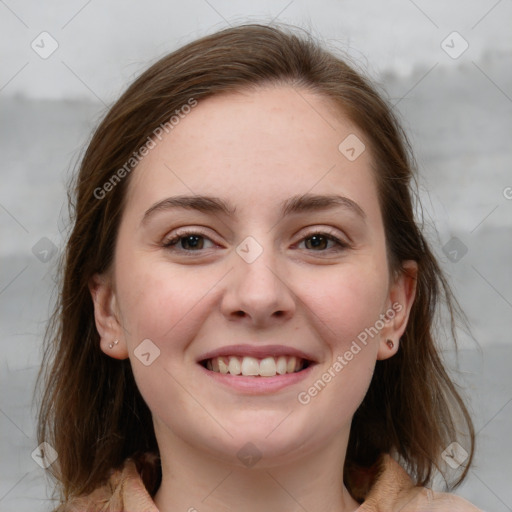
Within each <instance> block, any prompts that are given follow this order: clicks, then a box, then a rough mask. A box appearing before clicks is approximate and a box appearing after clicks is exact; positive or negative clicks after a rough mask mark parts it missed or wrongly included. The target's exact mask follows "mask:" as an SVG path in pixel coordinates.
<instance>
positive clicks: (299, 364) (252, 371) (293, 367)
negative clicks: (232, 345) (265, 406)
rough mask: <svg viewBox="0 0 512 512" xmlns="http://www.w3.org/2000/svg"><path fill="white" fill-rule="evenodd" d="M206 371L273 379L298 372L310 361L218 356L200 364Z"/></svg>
mask: <svg viewBox="0 0 512 512" xmlns="http://www.w3.org/2000/svg"><path fill="white" fill-rule="evenodd" d="M201 364H202V366H203V367H204V368H206V369H207V370H210V371H212V372H215V373H221V374H224V375H226V374H228V373H229V374H230V375H241V376H244V377H275V376H276V375H285V374H287V373H297V372H300V371H302V370H304V369H306V368H308V366H309V365H310V361H308V360H306V359H303V358H299V357H295V356H286V355H281V356H279V357H273V356H267V357H263V358H256V357H251V356H245V357H239V356H219V357H213V358H211V359H206V360H204V361H202V362H201Z"/></svg>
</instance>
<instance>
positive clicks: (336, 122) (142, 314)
mask: <svg viewBox="0 0 512 512" xmlns="http://www.w3.org/2000/svg"><path fill="white" fill-rule="evenodd" d="M347 137H348V139H347ZM362 143H364V144H366V142H365V138H364V136H363V134H362V133H361V132H360V130H358V128H357V127H356V126H354V125H353V124H352V123H351V122H350V121H349V120H348V119H347V118H346V117H345V116H344V115H343V114H342V113H340V112H339V110H337V109H336V108H335V107H334V106H333V105H332V104H331V103H330V102H329V101H328V100H326V99H324V98H322V97H320V96H318V95H315V94H313V93H311V92H308V91H305V90H296V89H293V88H291V87H285V86H282V87H276V88H262V89H260V90H258V91H256V92H255V91H251V92H244V93H229V94H225V95H220V96H215V97H212V98H209V99H206V100H201V101H199V103H198V104H197V106H195V107H194V108H193V109H192V110H191V112H190V113H189V114H188V115H186V116H185V117H184V118H183V119H181V120H180V122H179V124H178V125H177V126H175V127H174V129H173V130H172V132H171V133H170V134H169V135H167V136H165V137H164V138H163V140H162V141H158V140H156V146H155V147H153V149H151V150H150V151H149V153H148V154H147V156H146V157H145V158H144V159H143V161H142V162H141V163H140V165H139V166H138V167H137V169H135V170H134V171H133V174H132V176H131V177H130V180H131V181H130V184H129V190H128V195H127V202H126V208H125V211H124V214H123V218H122V221H121V225H120V229H119V234H118V239H117V245H116V251H115V260H114V266H113V272H112V273H111V277H110V278H109V279H104V278H101V277H99V276H96V278H95V281H94V283H95V284H93V285H92V286H91V288H92V290H93V295H94V297H95V302H96V320H97V325H98V330H99V332H100V335H101V338H102V341H101V346H102V349H103V350H104V351H105V352H106V353H107V354H109V355H111V356H112V357H116V358H121V359H122V358H125V357H129V358H130V361H131V365H132V368H133V372H134V375H135V379H136V382H137V385H138V387H139V389H140V392H141V393H142V396H143V397H144V399H145V401H146V403H147V404H148V406H149V408H150V409H151V411H152V414H153V420H154V425H155V432H156V435H157V439H158V441H159V444H160V445H163V444H165V445H166V446H169V447H172V446H177V445H178V444H180V443H181V444H182V445H185V444H186V445H188V446H192V447H194V448H195V449H198V450H200V451H202V452H204V453H205V454H207V453H209V454H210V455H212V456H213V457H216V458H220V459H223V460H226V461H231V462H235V463H237V464H246V465H247V461H246V456H248V457H250V456H257V457H260V456H262V457H263V461H267V463H268V464H269V465H272V464H274V463H278V462H279V461H281V462H282V461H284V460H294V459H296V458H298V457H300V456H302V455H304V454H306V453H312V452H313V450H316V451H318V450H321V449H322V448H327V447H329V446H330V447H331V448H332V447H333V446H336V447H338V448H339V450H340V453H341V451H342V450H344V446H343V444H344V442H345V443H346V440H347V436H348V432H349V428H350V422H351V418H352V416H353V414H354V412H355V411H356V409H357V407H358V406H359V404H360V403H361V401H362V399H363V397H364V395H365V393H366V391H367V388H368V386H369V384H370V380H371V377H372V373H373V370H374V366H375V362H376V360H377V359H379V358H381V359H384V358H386V357H390V356H392V355H393V354H394V353H395V352H396V349H397V346H398V339H399V337H400V335H401V334H402V332H403V330H404V329H405V324H406V321H407V315H408V311H409V308H410V305H411V302H412V300H413V295H414V292H413V285H412V284H411V282H410V280H409V279H408V278H405V277H404V276H401V277H400V278H399V279H397V280H396V281H395V280H391V278H390V275H389V272H388V262H387V259H386V245H385V234H384V228H383V222H382V218H381V213H380V209H379V203H378V197H377V188H376V183H375V179H374V176H373V174H372V172H373V171H372V169H371V155H370V150H369V147H368V144H366V149H364V147H363V146H362ZM340 144H341V145H340ZM104 200H106V199H104ZM116 338H117V339H119V340H120V342H119V343H118V344H117V345H115V346H114V347H113V348H108V345H109V343H111V342H112V341H113V340H114V339H116ZM386 339H392V340H393V341H394V343H395V347H394V348H393V349H390V348H389V347H388V346H387V345H386ZM301 368H304V369H301ZM226 372H227V373H226ZM239 372H242V374H240V375H237V373H239ZM244 374H249V375H244ZM262 374H263V375H262ZM247 443H252V445H253V446H251V445H248V444H247ZM253 452H254V453H253ZM260 464H261V463H260Z"/></svg>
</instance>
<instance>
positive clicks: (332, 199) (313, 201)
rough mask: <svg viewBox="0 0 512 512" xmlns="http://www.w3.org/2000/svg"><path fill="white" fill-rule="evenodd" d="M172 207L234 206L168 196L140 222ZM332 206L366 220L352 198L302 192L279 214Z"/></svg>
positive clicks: (226, 210)
mask: <svg viewBox="0 0 512 512" xmlns="http://www.w3.org/2000/svg"><path fill="white" fill-rule="evenodd" d="M173 208H182V209H186V210H196V211H199V212H202V213H214V214H224V215H227V216H233V215H234V214H235V212H236V207H233V206H231V205H230V204H229V203H227V202H226V201H224V200H222V199H220V198H219V197H214V196H202V195H193V196H174V197H168V198H166V199H164V200H162V201H159V202H158V203H155V204H154V205H153V206H151V207H150V208H149V209H148V210H147V211H146V212H145V213H144V216H143V218H142V221H141V224H144V223H146V222H148V220H149V218H150V217H151V216H153V215H154V214H155V213H156V212H160V211H166V210H171V209H173ZM333 208H343V209H345V210H347V211H351V212H353V213H355V214H356V215H357V216H358V217H360V218H361V219H362V220H363V221H365V220H366V213H365V212H364V210H363V209H362V208H361V207H360V206H359V205H358V204H357V203H356V202H355V201H353V200H352V199H349V198H348V197H344V196H340V195H316V194H302V195H298V196H293V197H291V198H289V199H287V200H286V201H284V202H283V203H282V205H281V216H282V217H285V216H287V215H292V214H299V213H307V212H313V211H325V210H330V209H333Z"/></svg>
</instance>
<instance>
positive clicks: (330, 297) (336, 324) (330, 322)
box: [297, 258, 388, 353]
mask: <svg viewBox="0 0 512 512" xmlns="http://www.w3.org/2000/svg"><path fill="white" fill-rule="evenodd" d="M297 279H299V278H297ZM299 284H300V285H301V287H304V288H303V289H304V290H307V292H306V293H305V294H304V302H305V304H306V306H307V308H308V310H310V311H312V312H314V315H312V318H316V319H317V325H318V328H319V329H321V331H322V333H323V335H324V339H325V340H327V341H328V342H329V346H330V347H331V349H332V350H333V352H336V353H339V352H340V351H342V352H344V351H345V350H346V347H347V345H350V342H351V341H352V340H353V339H355V338H357V336H358V335H359V334H360V333H361V332H365V329H368V328H370V327H372V326H374V325H375V323H376V321H377V320H378V319H379V315H380V313H381V312H382V307H383V304H384V303H385V299H386V296H387V285H388V281H387V274H386V270H385V268H384V266H382V268H381V266H379V265H375V264H372V263H371V260H370V263H368V261H367V263H364V262H363V258H361V261H360V262H357V263H350V264H347V265H346V266H339V267H338V268H337V269H336V271H334V272H333V271H332V268H331V269H327V271H326V272H324V274H323V275H322V274H319V273H318V272H316V273H315V274H312V275H310V276H309V277H307V276H304V275H302V276H300V283H299ZM322 326H323V328H322Z"/></svg>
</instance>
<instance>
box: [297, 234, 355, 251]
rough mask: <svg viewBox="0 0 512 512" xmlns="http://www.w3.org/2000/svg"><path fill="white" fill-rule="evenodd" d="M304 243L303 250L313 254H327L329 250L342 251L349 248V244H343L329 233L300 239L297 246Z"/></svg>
mask: <svg viewBox="0 0 512 512" xmlns="http://www.w3.org/2000/svg"><path fill="white" fill-rule="evenodd" d="M302 243H304V244H305V248H306V249H308V250H312V251H315V252H327V251H329V250H335V251H336V250H343V249H346V248H348V247H349V244H348V243H346V242H343V241H342V240H340V239H339V238H337V237H336V236H334V235H332V234H330V233H322V232H318V233H312V234H310V235H308V236H306V237H304V238H303V239H302V241H301V242H300V243H299V246H300V245H301V244H302Z"/></svg>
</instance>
